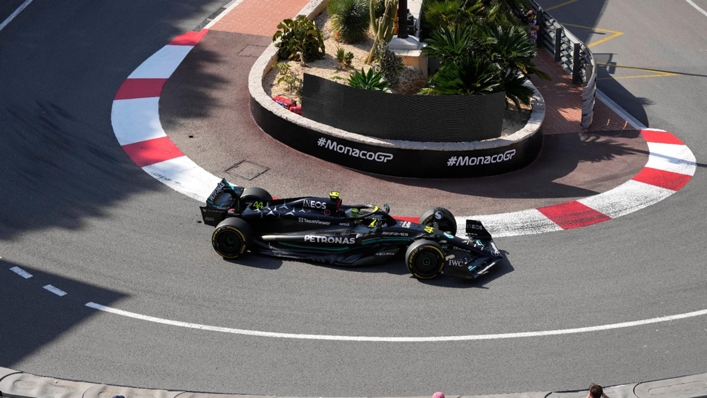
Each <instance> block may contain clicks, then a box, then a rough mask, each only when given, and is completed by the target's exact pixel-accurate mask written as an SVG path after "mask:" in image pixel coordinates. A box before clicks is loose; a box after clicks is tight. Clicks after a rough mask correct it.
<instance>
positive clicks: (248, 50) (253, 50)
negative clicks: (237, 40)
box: [238, 44, 265, 58]
mask: <svg viewBox="0 0 707 398" xmlns="http://www.w3.org/2000/svg"><path fill="white" fill-rule="evenodd" d="M263 51H265V47H262V46H252V45H250V44H249V45H247V46H245V48H244V49H243V50H241V52H239V53H238V55H239V56H241V57H255V58H257V57H259V56H260V54H262V53H263Z"/></svg>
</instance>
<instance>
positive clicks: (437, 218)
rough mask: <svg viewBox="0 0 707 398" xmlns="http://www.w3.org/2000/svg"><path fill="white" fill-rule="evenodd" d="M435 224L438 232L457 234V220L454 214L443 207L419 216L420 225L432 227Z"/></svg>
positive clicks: (434, 208)
mask: <svg viewBox="0 0 707 398" xmlns="http://www.w3.org/2000/svg"><path fill="white" fill-rule="evenodd" d="M435 222H436V223H437V227H438V228H439V229H440V231H443V232H449V233H450V234H452V235H456V234H457V220H456V219H455V218H454V214H452V212H451V211H449V210H447V209H445V208H444V207H433V208H431V209H429V210H427V211H426V212H424V213H422V215H421V216H420V224H421V225H424V226H432V225H433V224H434V223H435Z"/></svg>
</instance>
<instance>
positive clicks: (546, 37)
mask: <svg viewBox="0 0 707 398" xmlns="http://www.w3.org/2000/svg"><path fill="white" fill-rule="evenodd" d="M532 3H533V6H534V8H535V10H536V14H537V16H538V25H539V26H540V32H539V33H540V34H539V35H538V41H539V43H540V46H542V47H544V48H546V49H547V50H548V51H549V52H550V54H552V55H553V56H554V57H555V62H557V63H558V64H560V66H562V67H563V68H564V69H565V70H566V71H567V72H569V73H571V74H572V83H574V84H582V85H583V89H582V127H583V128H588V127H589V126H590V125H591V124H592V119H593V118H594V103H595V97H596V91H597V68H596V61H595V60H594V56H593V55H592V52H591V51H590V50H589V48H587V46H586V45H585V44H584V43H583V42H582V41H581V40H579V39H578V38H577V37H575V36H574V35H573V34H572V33H570V32H568V31H567V29H565V27H564V26H562V24H560V23H559V22H558V21H557V20H556V19H555V18H553V17H552V15H550V14H548V13H547V12H544V11H543V9H542V7H540V5H539V4H538V3H537V2H536V1H535V0H532Z"/></svg>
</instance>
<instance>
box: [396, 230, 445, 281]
mask: <svg viewBox="0 0 707 398" xmlns="http://www.w3.org/2000/svg"><path fill="white" fill-rule="evenodd" d="M445 262H446V260H445V258H444V252H443V251H442V247H441V246H440V245H439V244H437V242H434V241H431V240H425V239H423V240H418V241H415V242H413V243H412V244H411V245H410V246H409V247H408V249H407V251H406V252H405V263H406V264H407V265H408V269H409V270H410V273H412V275H413V276H414V277H415V278H417V279H432V278H434V277H436V276H437V275H439V274H440V273H441V272H442V270H443V269H444V264H445Z"/></svg>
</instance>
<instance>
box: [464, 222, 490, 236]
mask: <svg viewBox="0 0 707 398" xmlns="http://www.w3.org/2000/svg"><path fill="white" fill-rule="evenodd" d="M466 234H467V235H468V236H469V237H470V238H488V239H492V237H491V234H490V233H489V231H487V230H486V228H484V224H482V223H481V221H477V220H466Z"/></svg>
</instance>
